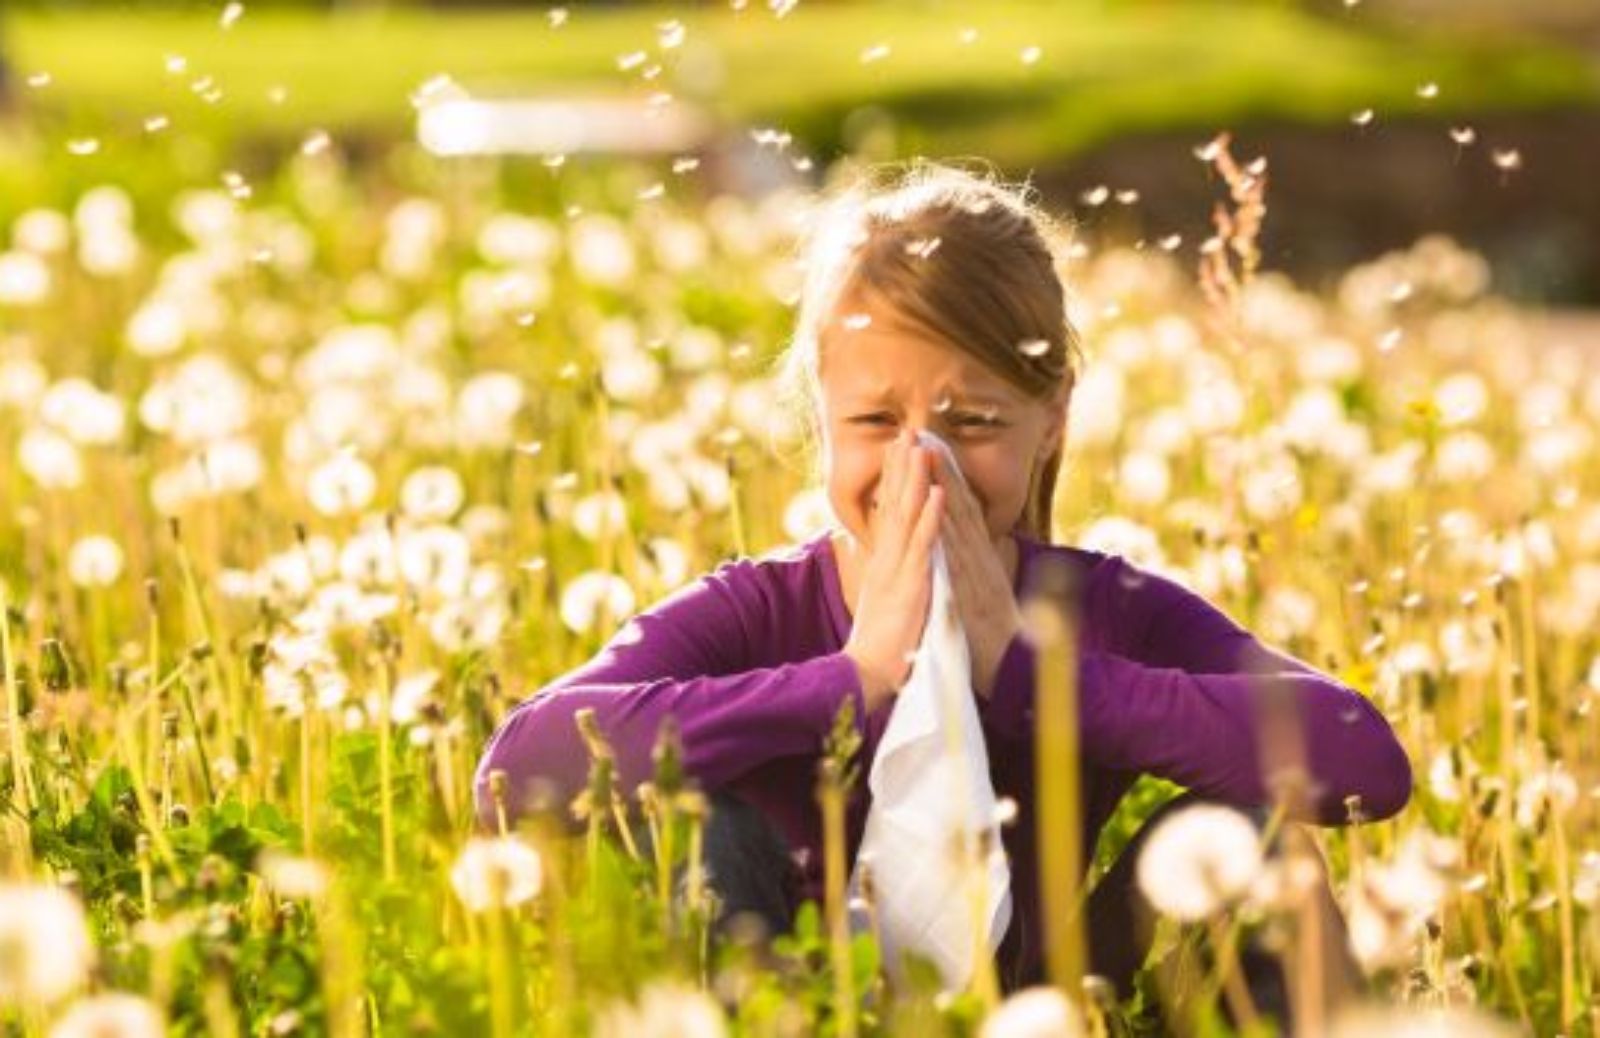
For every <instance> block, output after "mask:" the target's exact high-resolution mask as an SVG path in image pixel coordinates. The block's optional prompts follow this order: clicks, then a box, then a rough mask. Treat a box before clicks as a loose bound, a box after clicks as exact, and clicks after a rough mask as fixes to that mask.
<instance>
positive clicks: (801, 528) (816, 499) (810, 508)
mask: <svg viewBox="0 0 1600 1038" xmlns="http://www.w3.org/2000/svg"><path fill="white" fill-rule="evenodd" d="M833 525H834V519H833V506H832V505H830V504H829V503H828V492H827V491H826V490H824V489H823V488H821V487H811V488H809V489H806V490H802V491H800V492H799V493H798V494H796V495H795V496H794V497H792V498H790V499H789V504H788V505H787V506H785V507H784V510H783V532H784V533H786V534H788V535H789V539H790V540H792V541H808V540H810V539H811V538H813V537H816V536H819V535H820V534H821V533H822V532H823V531H824V530H827V529H828V528H829V527H831V526H833Z"/></svg>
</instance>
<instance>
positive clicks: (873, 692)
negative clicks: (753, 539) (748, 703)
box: [844, 430, 945, 712]
mask: <svg viewBox="0 0 1600 1038" xmlns="http://www.w3.org/2000/svg"><path fill="white" fill-rule="evenodd" d="M929 454H930V452H929V451H928V450H927V449H925V448H923V447H921V446H919V445H918V444H917V443H916V441H915V439H914V438H913V437H912V436H911V434H910V433H908V432H906V431H905V430H901V432H900V433H899V434H898V435H896V436H895V438H894V441H893V442H892V443H891V444H890V445H889V449H888V452H887V453H886V454H885V456H884V462H883V472H882V474H881V475H880V476H879V477H878V490H877V507H876V508H874V509H873V511H872V515H871V517H870V519H869V522H870V523H871V526H872V530H871V536H872V545H871V551H870V554H869V556H868V558H867V560H866V562H865V564H864V565H863V567H862V571H861V584H860V591H859V597H858V601H857V602H856V607H855V622H854V624H853V626H852V628H851V631H850V640H849V641H848V642H847V643H846V644H845V647H844V651H845V653H846V655H848V656H849V657H850V658H851V659H852V660H854V661H855V664H856V671H857V673H858V674H859V675H860V678H861V691H862V695H863V698H864V699H865V702H866V707H867V710H868V712H871V711H873V710H875V709H877V708H878V707H879V706H881V705H882V704H883V703H885V702H888V701H889V700H890V699H891V698H893V696H895V695H896V694H897V693H898V692H899V691H900V686H901V685H903V684H904V683H905V681H906V679H907V678H908V677H910V675H911V661H912V658H913V656H914V654H915V653H916V649H917V645H918V644H919V643H921V641H922V629H923V627H924V626H926V624H927V622H928V604H929V602H930V601H932V598H933V568H932V565H933V564H932V558H933V545H934V541H935V540H936V539H937V538H938V536H939V520H940V517H941V516H942V515H943V512H944V500H945V491H944V490H943V488H941V487H938V486H934V485H933V481H932V475H931V473H930V471H929V462H930V460H931V459H930V458H929Z"/></svg>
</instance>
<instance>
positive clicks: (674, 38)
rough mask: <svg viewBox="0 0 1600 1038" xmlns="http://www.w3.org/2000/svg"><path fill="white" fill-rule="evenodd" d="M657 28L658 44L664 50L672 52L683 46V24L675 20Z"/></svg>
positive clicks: (663, 23)
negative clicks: (675, 48)
mask: <svg viewBox="0 0 1600 1038" xmlns="http://www.w3.org/2000/svg"><path fill="white" fill-rule="evenodd" d="M656 28H657V30H658V35H657V37H656V42H658V43H659V44H660V45H661V49H662V50H672V49H673V48H674V47H681V46H682V45H683V38H684V33H685V30H684V27H683V23H682V22H680V21H678V20H677V19H673V20H672V21H670V22H662V23H661V24H660V25H658V26H656Z"/></svg>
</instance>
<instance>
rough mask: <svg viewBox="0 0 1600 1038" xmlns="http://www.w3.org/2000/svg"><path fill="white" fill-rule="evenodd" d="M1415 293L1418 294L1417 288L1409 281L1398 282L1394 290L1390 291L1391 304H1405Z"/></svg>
mask: <svg viewBox="0 0 1600 1038" xmlns="http://www.w3.org/2000/svg"><path fill="white" fill-rule="evenodd" d="M1415 292H1416V288H1415V287H1414V286H1413V285H1412V284H1411V282H1409V281H1400V282H1396V283H1395V286H1394V287H1393V288H1391V289H1389V302H1391V303H1403V302H1405V301H1406V300H1407V299H1410V298H1411V296H1412V295H1413V294H1414V293H1415Z"/></svg>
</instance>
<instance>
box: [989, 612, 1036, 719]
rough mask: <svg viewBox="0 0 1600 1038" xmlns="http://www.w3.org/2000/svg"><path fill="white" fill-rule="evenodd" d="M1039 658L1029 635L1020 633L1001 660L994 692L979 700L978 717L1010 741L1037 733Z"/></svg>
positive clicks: (1008, 646) (1012, 640)
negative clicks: (1035, 692)
mask: <svg viewBox="0 0 1600 1038" xmlns="http://www.w3.org/2000/svg"><path fill="white" fill-rule="evenodd" d="M1036 662H1037V661H1036V657H1035V654H1034V651H1033V646H1032V645H1030V644H1028V639H1027V636H1026V635H1024V634H1022V633H1021V632H1018V633H1017V634H1016V635H1015V636H1014V637H1012V639H1011V644H1009V645H1007V646H1006V651H1005V654H1004V655H1003V656H1001V657H1000V669H999V670H998V671H997V672H996V673H995V681H994V692H993V693H992V694H991V695H990V696H989V697H988V698H987V699H985V698H984V697H983V696H978V697H977V703H978V718H979V720H981V721H983V722H984V723H985V724H987V725H989V727H991V728H993V729H994V731H995V732H996V734H998V735H1001V736H1004V737H1006V738H1010V739H1021V738H1025V737H1027V736H1028V735H1029V734H1030V733H1031V732H1032V730H1033V689H1034V673H1035V666H1036Z"/></svg>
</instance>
